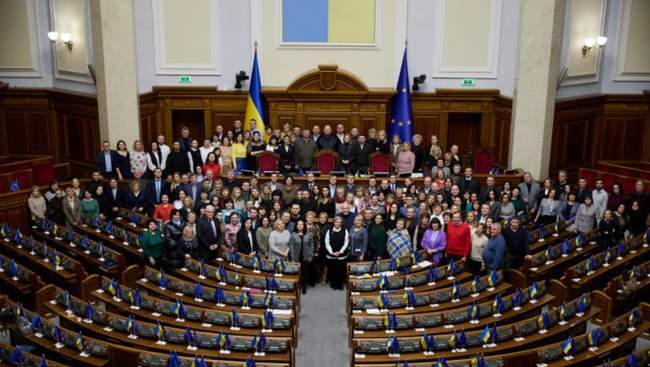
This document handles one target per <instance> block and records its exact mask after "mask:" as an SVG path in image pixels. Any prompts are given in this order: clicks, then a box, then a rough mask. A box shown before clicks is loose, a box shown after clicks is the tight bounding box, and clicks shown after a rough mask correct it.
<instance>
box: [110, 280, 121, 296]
mask: <svg viewBox="0 0 650 367" xmlns="http://www.w3.org/2000/svg"><path fill="white" fill-rule="evenodd" d="M108 292H109V293H110V294H111V296H113V297H118V294H119V293H120V284H119V283H118V282H117V281H116V280H115V279H112V280H111V283H110V284H109V285H108Z"/></svg>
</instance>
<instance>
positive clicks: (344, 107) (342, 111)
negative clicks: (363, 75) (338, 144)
mask: <svg viewBox="0 0 650 367" xmlns="http://www.w3.org/2000/svg"><path fill="white" fill-rule="evenodd" d="M262 94H263V95H264V97H265V98H266V100H267V101H268V103H269V120H270V121H271V126H272V127H273V128H274V129H278V128H281V126H282V124H283V123H286V122H290V123H292V124H295V125H298V126H302V127H311V126H313V125H315V124H318V125H321V126H322V125H324V124H326V123H329V124H331V125H336V124H339V123H341V124H344V126H345V127H346V129H348V130H349V129H350V128H352V127H357V128H361V129H364V128H365V127H366V126H368V127H369V126H370V125H374V127H375V128H377V129H382V128H385V126H386V111H387V104H388V103H389V101H390V98H391V97H392V95H393V94H394V91H393V90H391V89H368V87H367V86H366V85H365V84H364V83H363V82H362V81H361V80H359V79H358V78H357V77H356V76H354V75H352V74H350V73H348V72H346V71H344V70H340V69H338V66H336V65H319V67H318V69H314V70H310V71H309V72H307V73H305V74H303V75H302V76H300V77H299V78H298V79H296V80H295V81H294V82H293V83H291V85H289V87H287V88H286V89H285V88H264V89H263V90H262Z"/></svg>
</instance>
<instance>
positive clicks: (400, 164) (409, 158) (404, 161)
mask: <svg viewBox="0 0 650 367" xmlns="http://www.w3.org/2000/svg"><path fill="white" fill-rule="evenodd" d="M414 167H415V154H413V152H412V151H411V144H409V143H404V144H402V151H400V152H399V154H398V155H397V160H396V161H395V169H396V170H397V173H398V174H401V173H412V172H413V168H414Z"/></svg>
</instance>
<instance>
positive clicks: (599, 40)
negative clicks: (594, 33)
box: [581, 36, 607, 57]
mask: <svg viewBox="0 0 650 367" xmlns="http://www.w3.org/2000/svg"><path fill="white" fill-rule="evenodd" d="M606 43H607V37H605V36H598V37H596V38H592V37H588V38H585V42H584V44H583V46H582V49H581V50H582V57H586V56H587V53H588V52H589V51H591V49H592V48H593V47H594V46H596V45H598V48H601V47H603V46H605V44H606Z"/></svg>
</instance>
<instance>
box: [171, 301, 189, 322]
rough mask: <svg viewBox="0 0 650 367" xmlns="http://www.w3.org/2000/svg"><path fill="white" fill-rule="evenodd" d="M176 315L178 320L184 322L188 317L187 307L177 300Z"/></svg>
mask: <svg viewBox="0 0 650 367" xmlns="http://www.w3.org/2000/svg"><path fill="white" fill-rule="evenodd" d="M174 314H175V315H176V318H177V319H179V320H184V319H185V316H187V311H186V310H185V305H183V302H181V301H180V300H178V299H177V300H176V304H174Z"/></svg>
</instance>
